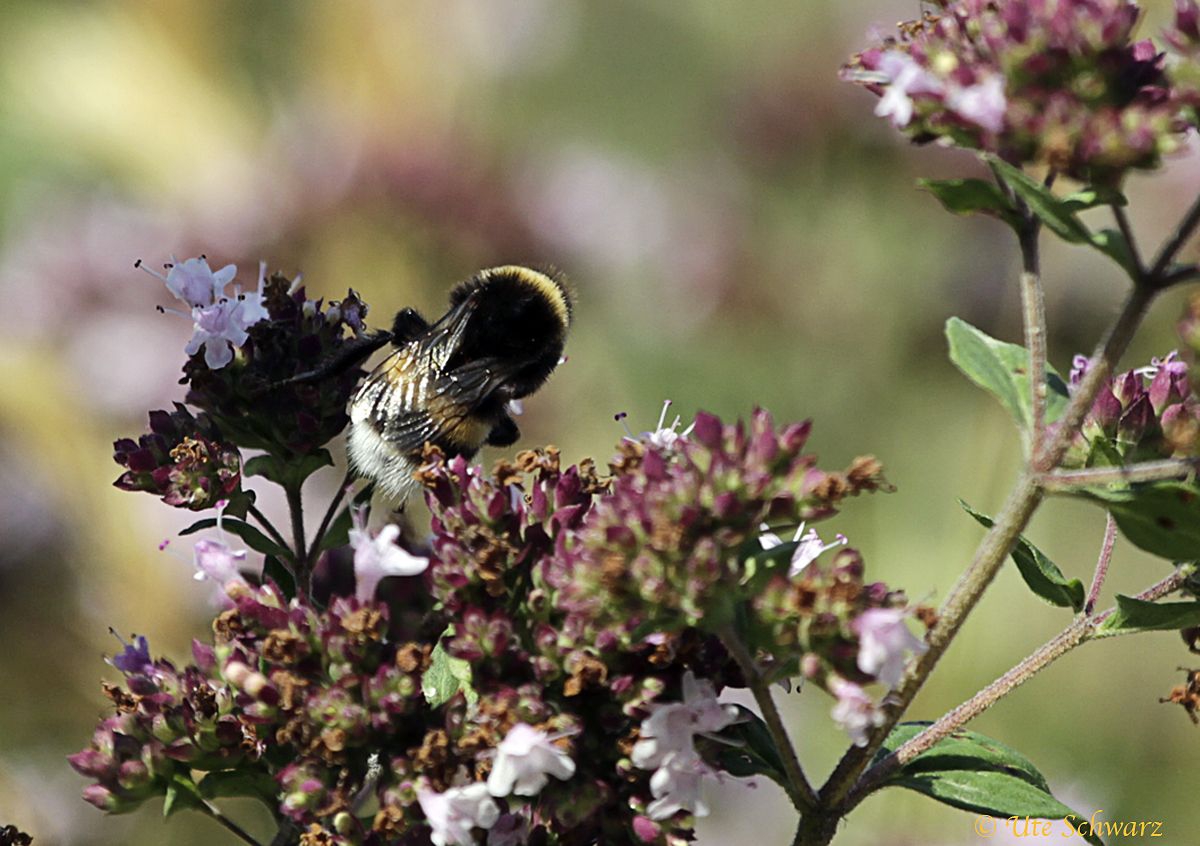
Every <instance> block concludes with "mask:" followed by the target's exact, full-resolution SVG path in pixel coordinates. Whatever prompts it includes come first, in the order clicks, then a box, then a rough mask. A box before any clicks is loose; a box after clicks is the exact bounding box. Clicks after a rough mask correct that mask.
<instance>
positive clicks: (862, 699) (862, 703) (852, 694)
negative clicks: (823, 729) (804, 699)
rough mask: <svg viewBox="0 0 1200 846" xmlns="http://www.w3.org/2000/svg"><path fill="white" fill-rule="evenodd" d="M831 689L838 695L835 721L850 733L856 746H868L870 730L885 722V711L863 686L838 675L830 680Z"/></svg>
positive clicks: (834, 712)
mask: <svg viewBox="0 0 1200 846" xmlns="http://www.w3.org/2000/svg"><path fill="white" fill-rule="evenodd" d="M829 691H830V693H832V694H833V695H834V696H835V697H837V704H836V705H834V706H833V711H832V716H833V721H834V722H835V723H837V724H838V725H839V726H841V727H842V729H844V730H845V732H846V734H848V735H850V739H851V740H852V741H853V742H854V745H855V746H866V745H867V735H868V734H869V733H870V730H871V729H872V728H874V727H876V726H879V725H882V724H883V719H884V716H883V711H881V710H880V709H879V708H878V706H876V705H875V702H874V701H873V700H872V699H871V697H870V696H868V695H867V692H866V691H865V690H863V689H862V687H860V686H859V685H857V684H854V683H853V682H848V681H846V680H845V679H843V678H839V677H838V676H833V677H832V678H831V679H830V680H829Z"/></svg>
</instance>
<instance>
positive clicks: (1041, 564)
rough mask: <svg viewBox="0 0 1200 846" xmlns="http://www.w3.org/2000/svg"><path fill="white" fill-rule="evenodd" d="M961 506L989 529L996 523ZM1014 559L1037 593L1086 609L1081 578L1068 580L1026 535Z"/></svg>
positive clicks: (1059, 603)
mask: <svg viewBox="0 0 1200 846" xmlns="http://www.w3.org/2000/svg"><path fill="white" fill-rule="evenodd" d="M958 504H959V505H961V506H962V507H963V510H964V511H966V512H967V513H968V514H970V515H971V516H972V517H974V518H975V519H976V520H978V521H979V522H980V523H981V524H983V525H984V526H986V527H987V528H989V529H990V528H991V527H992V524H993V520H992V518H991V517H988V516H986V515H984V514H980V513H979V512H978V511H976V510H975V509H973V508H972V507H971V506H969V505H967V503H965V502H963V501H962V500H961V499H960V500H959V501H958ZM1012 559H1013V561H1015V562H1016V564H1017V569H1018V570H1020V571H1021V578H1022V579H1024V580H1025V584H1026V585H1028V586H1029V589H1030V590H1032V591H1033V592H1034V593H1035V594H1037V595H1038V596H1040V597H1041V598H1042V599H1044V600H1046V601H1047V602H1049V603H1050V604H1051V605H1057V606H1059V607H1060V608H1073V609H1074V610H1076V611H1081V610H1083V600H1084V589H1083V582H1081V581H1079V579H1068V578H1067V577H1066V576H1064V575H1063V572H1062V570H1060V569H1058V565H1057V564H1055V563H1054V562H1053V561H1051V560H1050V559H1049V558H1047V557H1046V555H1045V553H1043V552H1042V551H1041V550H1040V549H1038V548H1037V547H1036V546H1034V545H1033V544H1032V543H1030V542H1029V541H1028V540H1026V539H1025V536H1024V535H1021V536H1020V537H1018V538H1017V543H1016V545H1015V546H1013V551H1012Z"/></svg>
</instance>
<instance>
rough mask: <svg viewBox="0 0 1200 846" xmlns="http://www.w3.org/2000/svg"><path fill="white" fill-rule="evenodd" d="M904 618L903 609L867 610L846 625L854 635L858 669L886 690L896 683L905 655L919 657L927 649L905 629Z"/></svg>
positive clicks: (899, 676)
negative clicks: (883, 685) (876, 680)
mask: <svg viewBox="0 0 1200 846" xmlns="http://www.w3.org/2000/svg"><path fill="white" fill-rule="evenodd" d="M907 617H908V612H907V611H906V610H905V609H903V608H871V609H869V610H867V611H864V612H863V613H861V614H859V615H858V616H857V617H856V618H855V619H854V621H853V622H852V623H851V624H850V627H851V628H852V629H853V630H854V631H855V633H856V634H858V668H859V669H860V670H862V671H863V672H864V673H866V674H867V675H871V676H874V677H875V678H877V679H879V680H880V681H881V682H883V683H884V684H886V685H887V686H888V687H890V688H895V687H896V686H897V685H898V684H900V679H901V678H902V677H903V676H904V665H905V664H907V663H908V653H910V652H911V653H913V654H914V655H920V654H921V653H922V652H924V651H926V650H927V649H929V645H928V644H927V643H925V642H924V641H923V640H921V639H920V638H918V637H917V636H916V635H914V634H913V633H912V632H911V631H909V630H908V626H906V625H905V624H904V621H905V619H906V618H907Z"/></svg>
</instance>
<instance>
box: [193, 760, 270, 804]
mask: <svg viewBox="0 0 1200 846" xmlns="http://www.w3.org/2000/svg"><path fill="white" fill-rule="evenodd" d="M198 787H199V791H200V795H201V796H203V797H204V798H205V799H228V798H233V797H247V798H250V799H258V800H259V801H261V802H263V803H264V804H265V805H266V806H267V807H268V808H270V809H271V810H272V811H274V810H276V809H277V808H278V806H279V784H278V783H277V782H276V781H275V779H274V777H272V776H271V775H269V774H268V773H265V772H263V771H262V770H256V769H249V768H238V769H236V770H216V771H214V772H211V773H208V774H207V775H206V776H204V778H203V779H201V780H200V784H199V785H198Z"/></svg>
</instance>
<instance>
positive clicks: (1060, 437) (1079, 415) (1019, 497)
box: [820, 286, 1155, 807]
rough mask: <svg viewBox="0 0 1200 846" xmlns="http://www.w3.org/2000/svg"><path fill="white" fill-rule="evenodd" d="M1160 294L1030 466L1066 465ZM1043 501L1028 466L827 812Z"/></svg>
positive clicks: (1112, 337) (1122, 317) (1134, 303)
mask: <svg viewBox="0 0 1200 846" xmlns="http://www.w3.org/2000/svg"><path fill="white" fill-rule="evenodd" d="M1154 295H1155V291H1154V290H1153V289H1151V288H1150V287H1148V286H1136V287H1134V289H1133V290H1132V291H1131V292H1130V294H1129V296H1128V297H1127V299H1126V300H1125V304H1124V306H1123V307H1122V309H1121V311H1120V313H1119V314H1118V315H1117V318H1116V319H1115V320H1114V322H1113V324H1112V325H1111V326H1110V327H1109V329H1108V331H1107V332H1106V333H1105V336H1104V338H1103V340H1102V341H1101V342H1100V344H1098V345H1097V348H1096V351H1095V353H1094V354H1093V355H1092V358H1091V361H1090V363H1089V367H1088V371H1087V373H1086V374H1085V375H1084V378H1083V380H1082V381H1081V382H1080V383H1079V385H1078V386H1077V388H1076V390H1075V394H1074V395H1073V396H1072V398H1071V402H1070V403H1069V404H1068V406H1067V409H1066V411H1065V412H1064V415H1063V418H1062V421H1061V422H1060V423H1059V424H1058V425H1056V427H1055V429H1054V430H1053V432H1051V433H1049V435H1048V437H1047V439H1046V441H1045V442H1044V443H1043V444H1042V449H1041V451H1040V455H1039V454H1038V452H1036V451H1035V452H1034V455H1033V458H1032V460H1031V462H1030V463H1031V465H1032V466H1042V467H1045V468H1047V469H1052V468H1054V467H1056V466H1057V465H1058V462H1059V461H1061V460H1062V456H1063V454H1064V453H1065V452H1066V451H1067V447H1068V446H1070V444H1071V441H1072V440H1073V439H1074V437H1075V434H1076V433H1077V432H1078V430H1079V426H1080V424H1081V422H1082V421H1083V418H1084V415H1086V414H1087V412H1088V410H1089V409H1091V407H1092V402H1093V401H1094V400H1095V397H1096V394H1097V393H1098V392H1099V390H1100V386H1101V385H1102V384H1103V381H1104V379H1105V377H1106V376H1108V374H1109V373H1111V372H1112V370H1113V367H1114V366H1115V364H1116V362H1117V360H1118V359H1119V358H1120V357H1121V354H1122V353H1123V352H1124V351H1125V348H1126V347H1127V346H1128V345H1129V342H1130V340H1132V338H1133V334H1134V331H1135V330H1136V329H1137V325H1138V323H1139V322H1140V321H1141V319H1142V315H1143V314H1144V313H1145V311H1146V307H1147V306H1148V305H1149V304H1150V301H1151V300H1153V299H1154ZM1041 500H1042V487H1041V484H1040V474H1038V473H1034V472H1032V470H1030V469H1026V470H1024V471H1023V472H1022V473H1021V475H1020V476H1019V477H1018V479H1017V482H1016V484H1015V485H1014V487H1013V490H1012V492H1011V493H1010V494H1009V497H1008V500H1007V501H1006V502H1005V504H1004V507H1003V509H1002V510H1001V512H1000V514H999V515H997V517H996V522H995V524H994V525H993V526H992V528H991V529H990V530H989V531H988V532H987V534H986V535H984V538H983V540H982V541H981V542H980V544H979V547H978V549H977V550H976V552H975V556H974V558H973V560H972V561H971V565H970V566H969V567H968V568H967V570H966V572H964V573H963V574H962V576H960V577H959V580H958V582H957V583H956V584H955V586H954V588H953V589H952V590H951V592H950V594H949V595H948V596H947V597H946V600H945V602H944V603H943V604H942V607H941V608H940V609H939V611H938V620H937V623H935V624H934V626H933V628H932V629H931V630H930V631H929V634H928V635H927V637H926V643H927V644H928V646H929V649H928V650H926V651H925V652H924V653H923V654H922V655H920V656H919V657H918V658H917V660H916V661H914V662H913V663H912V664H911V665H910V666H909V668H908V671H907V672H906V673H905V676H904V678H903V679H902V680H901V683H900V687H899V688H898V690H897V691H896V693H895V694H893V696H892V697H890V699H889V701H888V702H886V703H885V704H884V706H883V713H884V721H883V723H882V724H881V725H880V726H878V727H877V728H876V729H875V730H874V731H873V732H872V733H871V735H870V736H869V737H868V739H867V743H866V745H865V746H854V747H851V748H850V749H849V751H847V752H846V754H845V755H843V756H842V759H841V760H840V761H839V762H838V764H837V766H836V767H835V768H834V771H833V773H832V774H831V775H830V776H829V779H828V780H827V781H826V783H825V785H824V786H823V787H822V788H821V792H820V797H821V801H822V804H824V805H825V806H826V807H838V806H839V804H840V803H841V800H842V799H844V798H845V797H846V795H847V794H848V793H849V791H850V790H851V788H852V787H853V785H854V782H855V781H856V780H857V779H858V776H859V775H860V774H861V773H862V771H863V770H864V769H865V768H866V766H867V764H868V763H869V762H870V760H871V758H872V757H874V755H875V753H876V752H877V751H878V750H879V748H880V747H881V746H882V745H883V741H884V740H885V739H886V738H887V736H888V734H889V733H890V732H891V730H892V729H893V728H895V726H896V723H898V722H899V721H900V718H901V716H902V715H903V714H904V712H905V711H906V710H907V709H908V706H909V705H910V704H911V703H912V700H913V698H914V697H915V696H916V695H917V692H918V691H919V690H920V689H921V687H922V686H923V685H924V683H925V680H926V679H927V678H928V677H929V674H930V673H931V672H932V671H933V668H934V667H935V666H936V665H937V662H938V660H939V659H941V657H942V655H943V654H944V653H945V651H946V649H947V648H948V647H949V645H950V643H951V641H953V640H954V638H955V636H956V635H957V634H958V631H959V629H960V628H962V625H963V623H964V622H965V621H966V618H967V616H968V615H969V614H970V613H971V611H972V609H974V607H975V605H976V603H978V602H979V599H980V597H981V596H982V595H983V592H984V590H986V589H987V587H988V585H989V584H991V582H992V579H993V578H995V576H996V573H997V572H998V571H999V569H1000V567H1001V566H1002V565H1003V563H1004V560H1005V558H1006V557H1007V556H1008V553H1009V551H1010V550H1011V549H1012V546H1013V544H1014V543H1016V540H1017V538H1018V537H1019V536H1020V534H1021V532H1022V531H1023V530H1024V528H1025V526H1026V525H1027V524H1028V523H1029V519H1030V517H1031V516H1032V515H1033V512H1034V511H1035V510H1036V509H1037V507H1038V505H1039V504H1040V503H1041Z"/></svg>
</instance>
